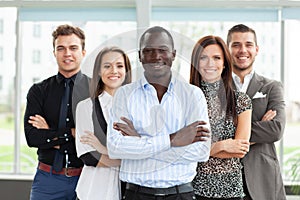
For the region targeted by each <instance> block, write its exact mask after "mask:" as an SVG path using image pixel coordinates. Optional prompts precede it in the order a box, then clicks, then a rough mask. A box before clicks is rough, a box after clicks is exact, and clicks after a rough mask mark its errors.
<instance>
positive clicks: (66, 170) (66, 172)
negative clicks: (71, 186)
mask: <svg viewBox="0 0 300 200" xmlns="http://www.w3.org/2000/svg"><path fill="white" fill-rule="evenodd" d="M68 171H69V168H65V175H66V177H72V176H70V175H69V174H68Z"/></svg>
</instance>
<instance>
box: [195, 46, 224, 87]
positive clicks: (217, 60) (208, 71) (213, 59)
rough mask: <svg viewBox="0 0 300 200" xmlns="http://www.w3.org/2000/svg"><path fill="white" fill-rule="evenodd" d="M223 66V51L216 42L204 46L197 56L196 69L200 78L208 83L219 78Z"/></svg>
mask: <svg viewBox="0 0 300 200" xmlns="http://www.w3.org/2000/svg"><path fill="white" fill-rule="evenodd" d="M223 68H224V53H223V51H222V48H221V47H220V46H219V45H217V44H212V45H208V46H206V47H205V48H204V49H203V51H202V53H201V54H200V58H199V66H198V70H199V72H200V74H201V77H202V80H203V81H205V82H208V83H214V82H216V81H218V80H220V79H221V74H222V71H223Z"/></svg>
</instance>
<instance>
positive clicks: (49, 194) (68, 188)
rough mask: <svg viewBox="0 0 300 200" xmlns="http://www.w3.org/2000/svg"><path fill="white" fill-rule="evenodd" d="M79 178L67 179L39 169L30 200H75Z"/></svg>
mask: <svg viewBox="0 0 300 200" xmlns="http://www.w3.org/2000/svg"><path fill="white" fill-rule="evenodd" d="M78 179H79V176H73V177H67V176H65V175H57V174H52V173H48V172H44V171H42V170H39V169H37V172H36V174H35V177H34V180H33V183H32V187H31V193H30V200H41V199H44V200H75V199H76V193H75V188H76V185H77V182H78Z"/></svg>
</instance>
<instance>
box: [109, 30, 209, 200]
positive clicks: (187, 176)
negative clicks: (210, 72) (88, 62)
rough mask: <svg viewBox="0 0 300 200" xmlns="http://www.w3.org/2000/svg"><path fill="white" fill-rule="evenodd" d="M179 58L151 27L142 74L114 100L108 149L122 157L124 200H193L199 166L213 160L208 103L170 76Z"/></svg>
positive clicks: (163, 34) (144, 41)
mask: <svg viewBox="0 0 300 200" xmlns="http://www.w3.org/2000/svg"><path fill="white" fill-rule="evenodd" d="M175 55H176V51H175V50H174V41H173V38H172V36H171V34H170V33H169V32H168V31H167V30H165V29H164V28H162V27H152V28H149V29H147V30H146V31H145V32H144V33H143V35H142V36H141V39H140V51H139V58H140V61H141V63H142V65H143V68H144V70H145V71H144V75H143V77H142V78H141V79H139V80H138V81H136V82H134V83H132V84H128V85H126V86H123V87H121V88H119V89H118V90H117V92H116V94H115V96H114V100H113V107H112V111H111V112H112V115H111V116H112V120H113V121H111V124H110V126H109V131H108V135H107V147H108V154H109V156H110V158H115V159H122V163H121V169H120V179H121V180H122V181H125V182H127V188H126V193H125V199H136V200H139V199H143V200H144V199H157V197H164V198H168V199H170V200H172V199H174V200H175V199H177V198H178V197H179V196H181V198H183V199H194V192H193V187H192V185H191V183H190V182H191V181H192V180H193V178H194V176H195V175H196V166H197V162H205V161H207V160H208V158H209V154H210V143H211V142H210V139H208V137H207V135H208V132H209V128H210V127H209V119H208V113H207V104H206V100H205V97H204V95H203V93H202V91H201V90H200V89H199V88H198V87H195V86H192V85H190V84H188V83H185V82H182V81H180V80H178V79H177V78H176V77H175V75H174V74H172V71H171V66H172V62H173V61H174V59H175ZM124 117H125V118H124ZM124 121H125V122H126V123H127V124H124ZM113 122H116V123H113ZM114 128H115V129H117V130H115V129H114ZM133 134H135V135H136V136H132V135H133ZM203 136H205V137H204V138H203Z"/></svg>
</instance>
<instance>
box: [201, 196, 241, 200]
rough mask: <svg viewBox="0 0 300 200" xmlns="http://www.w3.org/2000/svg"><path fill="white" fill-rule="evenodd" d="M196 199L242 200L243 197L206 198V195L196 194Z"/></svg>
mask: <svg viewBox="0 0 300 200" xmlns="http://www.w3.org/2000/svg"><path fill="white" fill-rule="evenodd" d="M196 199H197V200H243V198H238V197H235V198H207V197H202V196H198V195H196Z"/></svg>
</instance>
